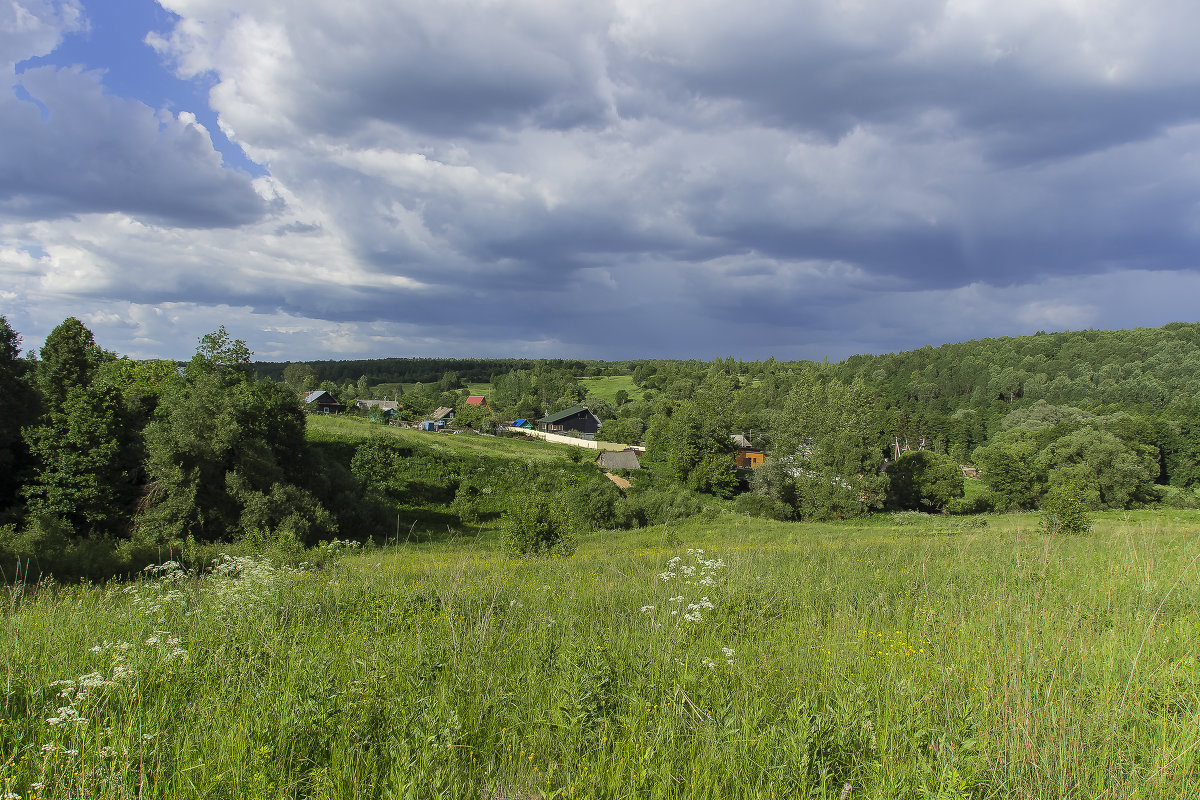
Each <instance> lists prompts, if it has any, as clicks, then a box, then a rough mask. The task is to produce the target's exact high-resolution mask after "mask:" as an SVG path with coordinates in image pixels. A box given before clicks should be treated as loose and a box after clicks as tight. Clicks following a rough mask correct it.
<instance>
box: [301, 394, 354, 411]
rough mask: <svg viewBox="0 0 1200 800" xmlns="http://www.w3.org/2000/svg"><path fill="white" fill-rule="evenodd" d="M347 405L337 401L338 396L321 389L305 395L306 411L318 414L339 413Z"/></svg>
mask: <svg viewBox="0 0 1200 800" xmlns="http://www.w3.org/2000/svg"><path fill="white" fill-rule="evenodd" d="M344 408H345V406H343V405H342V404H341V403H339V402H338V401H337V398H336V397H334V396H333V395H331V394H330V393H329V392H322V391H320V390H318V391H315V392H309V393H308V394H306V395H304V409H305V411H312V412H315V413H317V414H338V413H340V412H341V411H342V410H343V409H344Z"/></svg>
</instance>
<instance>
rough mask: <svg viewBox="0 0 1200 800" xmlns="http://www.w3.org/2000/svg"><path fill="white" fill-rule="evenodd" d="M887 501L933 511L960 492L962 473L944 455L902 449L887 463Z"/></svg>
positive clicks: (909, 508) (957, 495) (908, 508)
mask: <svg viewBox="0 0 1200 800" xmlns="http://www.w3.org/2000/svg"><path fill="white" fill-rule="evenodd" d="M887 472H888V505H889V506H892V507H893V508H900V509H907V510H912V511H927V512H933V513H937V512H940V511H942V510H944V509H945V508H946V506H947V505H948V504H949V503H951V502H952V501H954V500H956V499H958V498H960V497H962V496H963V483H964V480H963V474H962V469H961V468H960V467H959V465H958V463H957V462H956V461H955V460H954V459H952V458H950V457H949V456H947V455H943V454H941V453H934V452H932V451H929V450H910V451H908V452H906V453H902V454H901V455H900V458H898V459H896V460H895V461H894V462H893V463H892V464H891V465H890V466H889V467H888V471H887Z"/></svg>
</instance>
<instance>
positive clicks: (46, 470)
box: [23, 317, 130, 534]
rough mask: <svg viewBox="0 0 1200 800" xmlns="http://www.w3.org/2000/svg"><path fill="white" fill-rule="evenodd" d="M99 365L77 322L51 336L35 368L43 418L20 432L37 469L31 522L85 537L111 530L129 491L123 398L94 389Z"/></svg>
mask: <svg viewBox="0 0 1200 800" xmlns="http://www.w3.org/2000/svg"><path fill="white" fill-rule="evenodd" d="M102 358H103V353H102V352H101V350H100V348H99V347H98V346H97V345H96V343H95V340H94V338H93V336H92V332H91V331H90V330H88V329H87V328H86V327H84V325H83V323H81V322H80V321H79V320H77V319H75V318H74V317H69V318H68V319H66V320H64V321H63V322H62V323H61V324H60V325H59V326H58V327H56V328H55V329H54V330H53V331H51V332H50V334H49V335H48V336H47V337H46V342H45V344H44V345H43V346H42V352H41V361H40V362H39V363H38V366H37V385H38V388H39V390H40V392H41V395H42V408H43V413H42V415H41V417H40V418H39V419H38V422H37V424H35V425H32V426H29V427H27V428H26V429H25V431H24V438H25V441H26V443H27V445H28V447H29V452H30V454H31V456H32V460H33V465H34V466H33V474H32V477H31V478H30V480H29V481H28V482H27V483H26V485H25V486H24V489H23V493H24V495H25V499H26V502H27V505H28V511H29V513H30V515H37V516H53V517H57V518H59V519H62V520H65V521H66V522H68V523H69V524H71V525H72V526H74V527H75V530H76V531H77V532H79V533H84V534H95V533H104V532H110V531H113V530H116V529H117V528H118V527H119V526H120V525H121V523H122V522H123V507H124V506H125V505H126V502H127V500H128V495H129V490H130V487H129V481H128V472H127V470H126V468H125V466H126V465H125V464H124V463H123V460H122V451H123V447H124V443H125V436H126V435H125V428H124V425H123V424H122V419H121V398H120V393H119V392H118V391H117V390H116V389H114V388H112V387H104V386H97V385H95V384H94V382H93V378H94V377H95V374H96V370H97V368H98V366H99V364H100V362H101V360H102Z"/></svg>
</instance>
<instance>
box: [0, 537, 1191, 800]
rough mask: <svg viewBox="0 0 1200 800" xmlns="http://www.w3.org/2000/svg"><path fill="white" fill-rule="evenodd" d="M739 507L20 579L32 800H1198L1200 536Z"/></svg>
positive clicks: (14, 665) (7, 766)
mask: <svg viewBox="0 0 1200 800" xmlns="http://www.w3.org/2000/svg"><path fill="white" fill-rule="evenodd" d="M1035 523H1036V515H1014V516H1010V517H990V518H988V520H987V524H986V525H985V526H983V527H978V526H977V523H972V524H973V525H975V526H976V527H971V528H967V527H963V526H962V525H961V524H956V523H955V522H954V521H952V520H946V519H935V518H927V517H921V516H916V515H905V516H896V517H878V518H876V519H874V520H872V521H869V522H860V523H856V524H853V525H809V524H784V523H769V522H763V521H750V520H747V519H745V518H737V517H734V516H732V515H724V514H714V515H709V516H708V517H707V518H704V517H698V518H695V519H693V520H689V521H686V522H681V523H672V524H670V525H667V526H656V527H654V528H650V529H642V530H637V531H629V532H603V533H599V534H594V535H591V536H588V537H584V538H583V539H582V541H581V542H580V547H579V549H578V551H577V553H576V555H575V556H573V557H570V558H566V559H553V560H533V561H527V560H514V559H512V558H510V557H508V556H506V555H505V554H504V552H503V549H502V548H501V547H500V546H499V542H498V541H497V539H496V537H495V536H494V534H491V533H489V532H487V531H484V532H482V533H481V534H480V535H479V536H476V537H471V538H458V539H455V540H452V541H442V542H433V543H425V544H420V545H410V546H406V547H399V548H391V549H383V550H373V551H368V552H361V553H358V554H351V555H349V556H346V557H343V558H341V559H340V560H338V561H336V562H335V563H333V564H332V565H327V566H325V567H323V568H320V569H315V568H307V567H306V568H303V569H288V568H282V567H273V566H270V565H269V564H266V563H263V562H259V561H255V560H253V559H240V560H232V559H231V560H226V561H224V562H223V563H222V566H221V568H220V569H219V570H217V571H216V572H213V573H210V574H209V575H208V576H206V577H203V578H198V577H196V576H194V575H184V574H182V573H180V572H178V571H175V570H167V571H164V572H162V573H160V574H158V575H149V574H148V575H147V577H146V578H145V579H144V580H142V581H140V582H137V583H135V584H130V585H119V584H114V585H112V586H108V587H101V586H78V587H58V586H53V585H45V586H40V587H36V586H29V587H16V588H14V589H12V590H11V591H10V597H9V602H8V603H7V605H6V607H5V610H4V612H3V615H4V624H3V628H2V629H0V654H3V655H2V656H0V672H2V673H3V676H2V677H3V681H4V683H3V686H4V702H3V706H2V707H0V792H4V793H10V794H14V795H17V796H18V797H21V798H24V797H26V796H37V797H83V796H88V797H94V798H117V797H133V796H140V797H146V798H182V797H196V798H206V799H211V798H225V797H228V798H233V797H239V798H240V797H271V798H276V797H329V798H334V797H365V798H371V797H421V798H425V797H441V798H471V797H479V798H483V797H487V798H537V797H551V796H553V797H567V798H570V797H606V798H634V797H638V798H641V797H663V798H668V797H670V798H701V797H702V798H739V797H747V798H748V797H756V798H757V797H772V796H774V797H779V798H784V797H808V796H817V797H830V798H834V797H841V796H844V795H843V790H844V786H845V785H846V784H849V785H850V786H851V787H852V794H851V796H852V797H854V798H907V797H938V798H984V797H988V798H991V797H995V798H1035V797H1037V798H1043V797H1065V798H1095V797H1111V798H1118V797H1138V798H1163V799H1164V800H1166V799H1167V798H1172V800H1173V799H1174V798H1178V797H1194V796H1195V795H1196V794H1197V792H1198V791H1200V774H1198V773H1197V765H1198V763H1200V762H1198V760H1197V757H1198V754H1197V748H1196V742H1197V741H1200V718H1198V716H1197V715H1198V711H1200V672H1198V671H1197V664H1196V653H1197V643H1198V641H1200V639H1198V636H1200V627H1198V625H1197V621H1196V619H1197V618H1196V608H1197V603H1198V602H1200V594H1198V591H1197V588H1196V587H1197V582H1196V580H1195V566H1194V565H1193V561H1194V560H1195V559H1196V554H1197V551H1196V546H1195V542H1196V533H1197V530H1198V529H1200V518H1197V517H1196V516H1195V515H1191V516H1181V515H1179V514H1175V515H1173V516H1166V515H1155V514H1150V513H1143V514H1136V515H1121V516H1118V515H1115V514H1114V515H1105V516H1102V517H1101V518H1100V520H1099V522H1098V524H1097V525H1096V527H1095V529H1094V530H1093V531H1092V532H1091V533H1090V534H1087V535H1084V536H1073V537H1054V538H1050V537H1045V536H1041V535H1039V534H1037V533H1036V532H1035V531H1036V524H1035Z"/></svg>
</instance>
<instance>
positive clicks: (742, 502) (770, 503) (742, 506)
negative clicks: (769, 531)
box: [733, 492, 796, 522]
mask: <svg viewBox="0 0 1200 800" xmlns="http://www.w3.org/2000/svg"><path fill="white" fill-rule="evenodd" d="M733 510H734V511H736V512H737V513H739V514H748V515H750V516H752V517H758V518H760V519H774V520H779V521H780V522H788V521H790V520H794V519H795V518H796V510H795V509H794V508H792V507H791V506H789V505H788V504H787V503H784V502H782V501H780V500H776V499H774V498H772V497H767V496H766V495H764V494H758V493H756V492H747V493H745V494H740V495H738V497H737V499H736V500H734V501H733Z"/></svg>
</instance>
